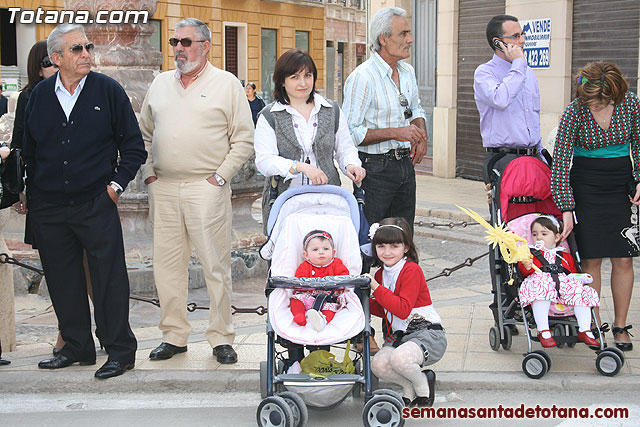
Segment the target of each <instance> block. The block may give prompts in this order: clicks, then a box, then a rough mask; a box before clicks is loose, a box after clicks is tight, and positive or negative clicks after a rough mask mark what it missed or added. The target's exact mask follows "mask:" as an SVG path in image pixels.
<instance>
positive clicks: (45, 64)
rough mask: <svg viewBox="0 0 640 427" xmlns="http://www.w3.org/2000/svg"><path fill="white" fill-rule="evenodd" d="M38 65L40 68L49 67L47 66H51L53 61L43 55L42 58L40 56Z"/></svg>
mask: <svg viewBox="0 0 640 427" xmlns="http://www.w3.org/2000/svg"><path fill="white" fill-rule="evenodd" d="M40 66H41V67H42V68H49V67H53V62H51V60H50V59H49V56H45V57H44V58H42V60H41V61H40Z"/></svg>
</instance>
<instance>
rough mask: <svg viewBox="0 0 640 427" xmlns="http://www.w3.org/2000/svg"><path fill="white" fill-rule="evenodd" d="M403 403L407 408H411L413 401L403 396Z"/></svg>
mask: <svg viewBox="0 0 640 427" xmlns="http://www.w3.org/2000/svg"><path fill="white" fill-rule="evenodd" d="M402 403H404V407H405V408H408V407H410V406H411V399H409V398H408V397H404V396H402Z"/></svg>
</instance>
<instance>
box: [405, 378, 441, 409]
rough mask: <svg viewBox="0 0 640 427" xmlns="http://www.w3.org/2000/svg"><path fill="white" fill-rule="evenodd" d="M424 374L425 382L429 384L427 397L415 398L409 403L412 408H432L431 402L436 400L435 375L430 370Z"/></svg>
mask: <svg viewBox="0 0 640 427" xmlns="http://www.w3.org/2000/svg"><path fill="white" fill-rule="evenodd" d="M424 374H425V376H426V377H427V382H428V384H429V397H424V396H418V397H416V398H415V399H413V401H412V402H411V407H412V408H413V407H416V408H431V407H432V406H433V402H434V401H435V399H436V373H435V372H433V371H432V370H431V369H427V370H426V371H424Z"/></svg>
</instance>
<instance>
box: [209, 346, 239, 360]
mask: <svg viewBox="0 0 640 427" xmlns="http://www.w3.org/2000/svg"><path fill="white" fill-rule="evenodd" d="M213 355H214V356H215V357H216V359H217V360H218V363H222V364H225V365H228V364H231V363H236V362H237V361H238V355H237V354H236V351H235V350H234V349H233V347H231V346H230V345H229V344H221V345H217V346H215V347H214V348H213Z"/></svg>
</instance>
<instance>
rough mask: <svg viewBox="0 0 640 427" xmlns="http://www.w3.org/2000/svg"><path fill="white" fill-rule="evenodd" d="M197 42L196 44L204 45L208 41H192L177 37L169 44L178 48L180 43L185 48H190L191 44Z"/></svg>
mask: <svg viewBox="0 0 640 427" xmlns="http://www.w3.org/2000/svg"><path fill="white" fill-rule="evenodd" d="M193 42H196V43H203V42H206V40H191V39H189V38H186V37H185V38H183V39H176V38H175V37H172V38H170V39H169V44H170V45H171V46H173V47H176V46H178V43H180V44H181V45H182V46H183V47H189V46H191V43H193Z"/></svg>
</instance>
